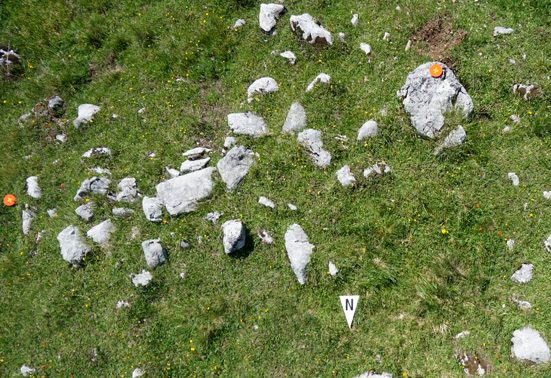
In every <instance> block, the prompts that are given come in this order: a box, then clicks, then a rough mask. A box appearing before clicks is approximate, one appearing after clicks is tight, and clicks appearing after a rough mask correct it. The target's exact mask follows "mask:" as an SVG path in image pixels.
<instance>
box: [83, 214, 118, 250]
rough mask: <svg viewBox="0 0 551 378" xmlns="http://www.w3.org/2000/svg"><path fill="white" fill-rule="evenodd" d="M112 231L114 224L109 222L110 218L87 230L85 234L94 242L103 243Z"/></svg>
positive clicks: (113, 230)
mask: <svg viewBox="0 0 551 378" xmlns="http://www.w3.org/2000/svg"><path fill="white" fill-rule="evenodd" d="M112 232H115V225H114V224H113V222H111V219H107V220H105V221H103V222H101V223H99V224H97V225H95V226H94V227H92V228H91V229H90V230H88V232H87V233H86V235H88V237H89V238H90V239H92V240H93V241H94V242H96V243H98V244H100V245H105V244H106V243H107V241H108V240H109V237H110V234H111V233H112Z"/></svg>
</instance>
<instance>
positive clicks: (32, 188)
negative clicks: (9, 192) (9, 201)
mask: <svg viewBox="0 0 551 378" xmlns="http://www.w3.org/2000/svg"><path fill="white" fill-rule="evenodd" d="M27 194H28V195H29V196H31V197H33V198H37V199H38V198H40V197H42V191H41V190H40V187H39V186H38V176H31V177H28V178H27Z"/></svg>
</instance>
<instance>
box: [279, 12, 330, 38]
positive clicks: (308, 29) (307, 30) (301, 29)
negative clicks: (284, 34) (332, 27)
mask: <svg viewBox="0 0 551 378" xmlns="http://www.w3.org/2000/svg"><path fill="white" fill-rule="evenodd" d="M289 22H290V23H291V25H290V26H291V31H292V32H293V33H295V34H298V35H300V36H301V37H302V39H304V40H305V41H308V42H310V44H312V45H316V46H327V45H332V44H333V36H332V35H331V33H330V32H329V31H328V30H327V29H325V28H323V27H322V26H320V25H318V24H317V23H316V20H314V18H313V17H312V16H310V15H309V14H308V13H304V14H301V15H299V16H291V18H290V20H289Z"/></svg>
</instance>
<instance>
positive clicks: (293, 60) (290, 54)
mask: <svg viewBox="0 0 551 378" xmlns="http://www.w3.org/2000/svg"><path fill="white" fill-rule="evenodd" d="M279 55H280V56H282V57H284V58H285V59H287V60H289V63H290V64H295V63H296V62H297V57H296V56H295V54H293V52H291V51H289V50H285V51H283V52H282V53H281V54H279Z"/></svg>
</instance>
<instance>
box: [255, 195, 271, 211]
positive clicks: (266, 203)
mask: <svg viewBox="0 0 551 378" xmlns="http://www.w3.org/2000/svg"><path fill="white" fill-rule="evenodd" d="M258 203H259V204H261V205H264V206H266V207H271V208H272V209H273V208H275V204H274V203H273V201H271V200H269V199H268V198H266V197H264V196H260V197H259V198H258Z"/></svg>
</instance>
